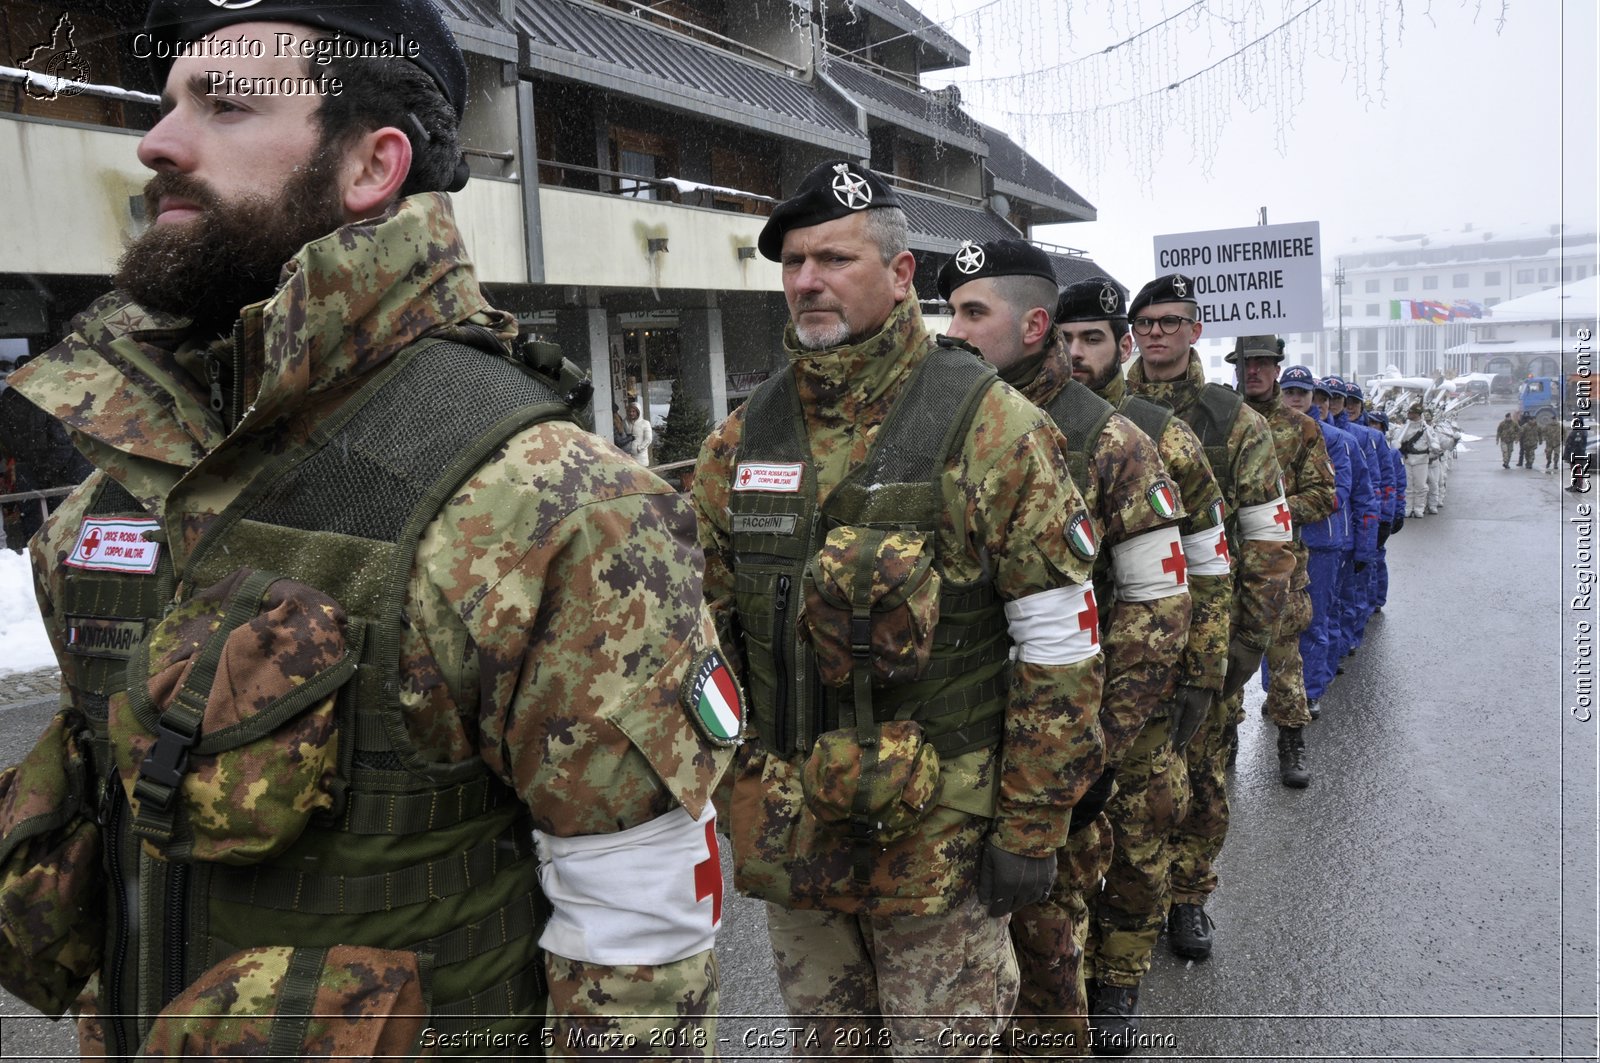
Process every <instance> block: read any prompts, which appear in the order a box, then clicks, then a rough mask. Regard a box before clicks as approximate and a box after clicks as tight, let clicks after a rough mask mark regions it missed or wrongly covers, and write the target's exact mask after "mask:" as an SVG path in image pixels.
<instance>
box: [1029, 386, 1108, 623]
mask: <svg viewBox="0 0 1600 1063" xmlns="http://www.w3.org/2000/svg"><path fill="white" fill-rule="evenodd" d="M1116 412H1117V409H1116V407H1115V406H1112V405H1111V404H1110V403H1109V402H1107V401H1106V400H1105V399H1102V398H1101V397H1100V396H1099V395H1096V394H1095V393H1094V392H1093V391H1091V390H1090V389H1089V388H1087V387H1084V386H1083V385H1082V384H1080V383H1078V382H1077V381H1076V380H1073V379H1070V378H1069V379H1068V380H1067V386H1066V387H1064V388H1062V389H1061V390H1060V391H1058V392H1057V393H1056V397H1055V398H1053V399H1051V400H1050V404H1049V405H1048V406H1046V407H1045V413H1047V414H1049V415H1050V419H1051V420H1052V421H1054V422H1055V423H1056V427H1057V428H1059V429H1061V434H1062V435H1063V436H1065V437H1066V439H1067V467H1068V468H1069V469H1070V470H1071V472H1072V482H1073V483H1075V484H1077V485H1078V493H1079V494H1081V495H1083V496H1084V497H1085V498H1088V497H1089V485H1090V482H1091V481H1090V477H1092V476H1093V475H1094V469H1093V467H1092V464H1093V450H1094V444H1095V440H1097V439H1099V438H1100V433H1102V432H1104V431H1105V430H1106V424H1107V423H1109V422H1110V420H1111V415H1112V414H1114V413H1116ZM1095 516H1096V517H1098V516H1099V514H1096V515H1095ZM1103 527H1104V524H1103V522H1102V528H1103ZM1116 590H1117V586H1116V575H1115V570H1114V569H1113V568H1112V566H1111V551H1110V550H1109V549H1104V548H1103V549H1101V550H1100V552H1099V553H1098V554H1097V555H1096V556H1095V559H1094V597H1095V601H1097V602H1100V603H1101V606H1100V630H1101V632H1102V633H1103V632H1105V631H1106V630H1107V629H1109V628H1110V626H1111V608H1110V606H1111V603H1112V602H1114V601H1116Z"/></svg>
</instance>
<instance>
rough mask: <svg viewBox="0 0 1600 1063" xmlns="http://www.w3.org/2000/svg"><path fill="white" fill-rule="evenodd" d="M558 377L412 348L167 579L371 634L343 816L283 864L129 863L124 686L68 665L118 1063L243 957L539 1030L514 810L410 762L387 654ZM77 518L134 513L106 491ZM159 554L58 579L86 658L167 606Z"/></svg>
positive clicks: (562, 397) (354, 700)
mask: <svg viewBox="0 0 1600 1063" xmlns="http://www.w3.org/2000/svg"><path fill="white" fill-rule="evenodd" d="M542 353H544V354H546V355H547V354H548V352H542ZM541 365H543V363H541ZM564 368H567V369H568V371H567V372H564V373H563V375H562V378H561V381H560V382H559V383H557V382H556V381H555V380H553V379H546V378H544V377H543V376H536V375H534V374H532V373H530V372H528V371H527V370H526V369H524V367H522V366H520V365H518V364H517V363H516V362H514V361H512V360H510V359H508V358H505V357H499V356H495V355H491V354H487V353H485V352H483V351H480V350H477V349H476V348H473V347H467V346H463V345H461V344H457V343H452V342H448V341H442V340H435V341H424V342H421V343H418V344H415V345H413V346H412V347H409V348H407V349H406V350H404V351H402V352H401V353H400V354H399V355H397V356H396V357H395V358H394V359H393V360H392V361H391V362H390V363H389V364H388V365H387V366H386V367H385V368H384V369H383V370H382V371H381V372H380V373H379V374H377V376H376V377H375V378H374V379H373V380H372V381H370V382H369V383H368V384H366V385H365V386H364V387H363V388H362V389H361V391H360V392H359V393H358V394H357V395H356V396H354V397H353V398H352V399H351V400H350V401H349V402H347V403H346V404H345V405H344V406H343V407H341V408H340V410H339V411H338V413H337V414H335V415H334V417H332V418H331V419H330V420H329V421H328V422H326V423H325V424H323V425H322V426H321V427H319V428H318V430H317V431H316V432H315V433H314V434H313V436H312V437H311V439H310V440H308V441H307V443H306V444H305V445H303V446H302V447H300V448H298V449H296V450H295V451H294V452H292V453H290V454H288V455H286V456H285V457H284V458H283V459H282V460H280V461H279V462H277V463H275V464H274V465H273V466H272V467H270V468H268V469H267V470H265V471H264V472H263V473H262V474H261V475H259V476H257V477H256V478H255V479H254V480H253V481H252V482H251V484H250V486H249V487H248V488H247V489H246V490H245V491H244V492H243V493H242V494H241V495H240V496H239V497H238V498H237V499H236V500H235V501H234V502H233V503H232V504H231V505H229V506H228V508H227V509H226V510H225V511H224V512H223V513H222V514H221V515H220V516H219V517H218V518H217V519H216V521H215V522H214V523H213V525H212V526H211V527H210V528H209V529H208V531H207V533H206V535H205V536H204V538H203V539H202V540H201V541H200V543H199V544H198V545H197V546H196V548H195V550H194V552H193V555H192V556H191V558H190V559H189V561H188V563H187V567H186V569H185V571H184V572H183V573H182V574H181V575H182V586H183V587H184V588H185V590H186V592H192V591H193V590H195V589H201V588H205V587H208V586H211V585H213V584H215V583H216V582H218V581H219V580H221V579H222V578H223V577H225V576H227V575H228V574H229V573H231V572H233V571H235V570H237V569H239V568H241V567H250V568H255V569H258V570H265V571H269V572H273V573H277V574H279V575H281V576H284V577H288V578H290V579H295V580H299V581H301V582H304V583H307V584H309V585H311V586H313V587H315V588H317V589H319V590H321V591H323V592H324V593H326V594H328V595H329V596H331V597H332V598H334V599H335V600H336V601H338V602H339V603H340V604H341V605H342V606H343V607H344V609H345V610H346V612H347V614H348V615H349V617H350V621H351V627H352V630H354V629H355V628H356V626H357V625H358V624H359V625H361V626H362V627H363V628H364V629H365V632H366V637H365V639H364V640H362V641H361V651H360V661H359V665H358V666H357V667H356V669H355V671H354V675H353V677H352V678H351V679H350V680H349V681H348V682H347V683H346V684H345V686H344V687H343V688H342V689H341V691H340V693H339V696H338V700H337V702H336V710H335V711H336V715H337V717H338V721H339V722H338V729H339V746H338V749H339V754H338V758H339V767H340V770H339V773H338V780H337V783H336V789H337V790H338V801H337V805H336V807H335V809H334V810H333V811H332V812H331V813H327V814H322V815H319V816H318V817H317V818H314V819H313V820H312V822H311V824H310V826H308V827H307V828H306V830H305V832H304V833H303V834H302V835H300V837H299V838H298V840H296V841H295V842H294V843H293V844H292V845H291V846H290V847H289V848H288V849H287V850H285V851H284V852H282V853H281V854H280V855H278V856H277V857H273V858H270V859H268V860H266V861H265V862H262V863H258V864H254V865H251V866H246V867H237V866H226V865H222V864H215V863H202V862H198V861H195V862H183V861H180V860H166V859H159V858H156V857H154V856H152V855H150V854H149V853H148V852H145V851H144V850H143V849H142V848H141V846H140V844H139V842H138V839H137V837H136V836H135V835H134V834H133V833H132V831H131V827H132V824H131V823H130V818H131V816H130V813H131V808H130V806H129V804H128V801H127V800H126V797H125V795H124V793H123V790H122V786H121V784H120V783H119V782H118V781H117V778H116V774H115V772H116V769H115V767H114V765H113V764H112V757H111V756H110V754H109V748H108V741H107V713H108V703H109V699H110V697H111V696H112V695H113V694H114V693H117V692H119V691H120V690H122V689H123V688H124V686H125V684H126V682H127V678H126V674H125V673H126V672H127V659H128V655H127V654H126V653H120V652H114V653H105V654H103V655H101V656H94V657H75V658H74V661H75V668H74V670H73V675H74V682H73V690H72V694H73V697H74V700H75V702H76V703H77V704H78V706H79V707H80V708H81V709H82V710H83V712H84V713H85V715H86V717H87V718H88V720H89V721H90V725H91V728H92V730H93V732H94V750H95V767H96V770H97V771H98V772H99V773H100V776H101V777H102V778H104V779H105V780H106V785H105V788H104V791H103V799H102V808H101V822H102V823H103V824H104V825H105V827H106V832H105V833H106V838H107V842H106V848H107V853H106V857H105V860H106V872H107V874H108V876H109V883H108V885H109V889H108V897H109V898H110V906H111V909H112V911H111V913H110V918H109V920H108V928H107V941H106V949H105V958H104V963H103V966H102V970H101V984H100V1000H99V1007H100V1011H101V1014H102V1015H103V1016H105V1017H106V1024H107V1029H108V1035H109V1036H110V1038H111V1045H110V1049H111V1052H112V1054H113V1055H117V1056H131V1055H133V1054H134V1052H135V1051H136V1050H137V1047H138V1045H139V1043H140V1042H141V1041H142V1039H143V1038H144V1036H145V1034H146V1033H147V1032H148V1030H149V1027H150V1019H151V1017H152V1016H153V1015H154V1014H155V1013H156V1012H158V1011H160V1010H161V1008H162V1007H163V1006H164V1005H165V1004H166V1003H167V1002H168V1001H170V1000H171V999H172V998H173V997H175V996H176V995H177V994H178V993H179V992H180V991H182V989H183V988H184V987H185V986H187V985H188V984H189V983H190V982H192V981H194V980H195V979H196V978H197V977H198V976H199V975H200V974H201V973H203V972H204V971H205V970H206V969H207V968H209V967H211V966H212V965H213V964H215V963H217V962H218V961H220V960H222V959H224V958H225V957H226V956H228V954H230V953H232V952H234V951H236V950H239V949H244V948H252V947H258V946H272V945H292V946H297V947H307V948H314V947H319V946H329V945H334V944H344V945H361V946H369V947H374V948H383V949H396V950H409V951H414V952H417V953H419V954H424V962H425V965H426V966H427V967H428V968H429V969H430V971H431V999H432V1013H431V1014H432V1018H431V1020H430V1025H432V1026H433V1027H434V1028H436V1029H437V1030H438V1031H440V1033H441V1034H447V1033H451V1032H463V1033H464V1032H468V1031H471V1032H474V1033H510V1032H514V1031H523V1032H526V1031H528V1030H529V1029H531V1028H537V1027H538V1025H539V1024H540V1023H541V1022H542V1018H543V1014H544V1009H545V987H544V978H543V969H542V957H541V953H540V951H539V949H538V945H537V940H538V931H539V928H540V924H541V922H542V915H543V912H544V910H545V907H546V905H545V901H544V899H543V896H542V894H541V892H540V890H539V885H538V878H537V859H536V856H535V853H534V848H533V840H532V833H531V831H532V824H531V821H530V817H529V814H528V811H527V809H526V808H525V807H524V806H523V805H522V803H521V802H520V801H519V800H518V799H517V797H516V796H515V794H514V793H512V792H511V791H510V789H509V788H507V787H505V786H504V785H502V784H501V783H500V782H499V781H498V780H497V779H495V778H494V777H492V775H491V774H490V772H489V771H488V769H487V768H486V767H485V766H484V764H483V763H482V761H481V760H479V759H476V758H474V759H473V760H470V761H466V762H462V763H447V764H434V763H427V762H425V761H424V760H423V759H422V757H421V756H420V755H419V753H418V751H417V750H416V748H415V747H414V746H413V744H412V742H411V740H410V738H409V736H408V734H407V730H406V725H405V720H404V718H403V716H402V709H401V703H400V697H399V675H400V671H399V652H400V631H401V625H402V624H404V623H407V620H406V616H405V609H404V605H405V600H406V588H407V585H408V582H409V578H410V573H411V569H412V565H413V562H414V560H415V555H416V549H417V543H418V540H419V539H420V537H421V535H422V532H423V530H424V529H425V528H426V527H427V525H428V523H429V522H430V521H431V520H432V519H433V517H434V516H435V514H437V512H438V511H439V508H440V507H441V505H442V504H443V503H444V501H445V500H446V499H448V498H449V497H450V496H451V495H452V494H453V493H454V492H455V490H456V489H457V488H458V487H459V485H460V484H461V483H462V482H463V481H464V480H465V479H466V478H467V477H468V476H469V475H470V474H471V473H472V472H473V471H474V470H475V469H477V468H478V467H479V466H481V465H482V464H483V462H484V461H485V460H487V458H488V457H489V455H490V454H491V453H493V451H494V450H496V449H497V448H498V447H500V446H501V445H502V444H503V443H504V442H505V441H506V440H507V439H509V438H510V437H511V436H512V435H514V434H515V433H517V432H519V431H521V430H522V429H524V428H526V427H528V426H530V425H533V424H536V423H539V422H541V421H545V420H551V419H558V418H559V419H567V420H570V419H572V412H571V408H572V406H574V405H576V404H578V403H581V401H583V397H584V395H585V394H586V393H585V391H584V390H583V389H584V385H583V384H582V383H576V382H575V381H574V378H573V376H572V375H571V372H570V367H564ZM90 513H91V515H96V516H131V517H136V518H147V515H146V514H145V513H144V512H143V511H142V510H141V509H140V507H139V506H138V505H137V503H135V502H134V500H133V499H132V497H131V496H129V495H128V494H127V493H126V492H125V491H123V489H122V488H120V487H119V486H117V485H116V484H115V483H113V482H112V481H110V480H109V479H107V480H106V481H105V484H104V486H102V487H101V488H100V489H99V491H98V492H97V494H96V496H95V498H94V499H93V500H92V502H91V504H90ZM160 557H161V567H160V569H159V570H158V571H157V572H156V573H155V574H152V575H127V574H113V573H104V572H93V573H91V572H82V573H74V576H73V578H72V579H70V580H68V581H67V582H66V589H65V596H66V600H65V602H64V611H65V613H66V614H67V615H68V617H69V623H85V624H87V625H88V626H89V627H91V628H95V629H96V630H97V631H98V632H99V634H98V635H97V637H96V644H97V645H101V646H105V645H109V644H115V645H116V646H118V647H120V646H121V645H122V644H123V643H132V644H137V643H138V642H140V641H141V640H143V639H144V638H145V637H146V635H147V633H148V631H149V630H150V628H151V627H152V626H153V625H154V623H155V622H156V621H158V620H159V619H160V618H161V616H162V615H163V613H164V611H165V610H166V608H167V607H168V603H169V602H171V600H172V596H173V589H174V586H175V584H174V573H173V572H172V569H171V563H170V559H169V554H168V551H165V550H163V551H162V552H161V555H160ZM117 1016H121V1018H117ZM491 1017H492V1018H491ZM443 1043H446V1044H448V1043H449V1042H448V1041H445V1042H443ZM480 1043H481V1042H480Z"/></svg>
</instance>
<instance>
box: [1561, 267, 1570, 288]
mask: <svg viewBox="0 0 1600 1063" xmlns="http://www.w3.org/2000/svg"><path fill="white" fill-rule="evenodd" d="M1571 279H1572V267H1571V266H1562V267H1561V282H1562V283H1563V284H1565V283H1566V282H1567V281H1570V280H1571Z"/></svg>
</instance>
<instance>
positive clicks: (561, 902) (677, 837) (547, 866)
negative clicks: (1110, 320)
mask: <svg viewBox="0 0 1600 1063" xmlns="http://www.w3.org/2000/svg"><path fill="white" fill-rule="evenodd" d="M716 821H717V816H716V810H715V809H713V808H712V807H711V803H710V802H709V801H708V802H706V808H705V813H704V814H703V815H702V816H701V817H700V818H699V819H698V820H697V819H695V818H694V817H693V816H691V815H689V813H688V811H687V810H686V809H684V808H683V807H681V806H680V807H678V808H675V809H673V810H672V811H671V812H668V813H667V814H666V815H664V816H660V817H657V818H656V819H653V820H651V821H650V822H648V823H641V824H639V825H638V826H637V827H630V828H629V829H627V830H624V831H618V832H617V833H615V834H588V835H584V836H582V837H578V838H557V837H555V836H554V835H551V834H545V833H544V832H543V831H537V830H536V831H534V832H533V840H534V842H535V844H536V845H537V846H538V848H539V885H540V886H542V887H543V888H544V894H545V896H546V897H547V898H549V900H550V906H551V908H552V909H554V911H553V913H552V914H551V916H550V922H549V923H548V924H546V926H545V929H544V933H543V934H541V935H540V936H539V946H540V947H541V948H543V949H544V950H545V951H547V952H551V953H554V954H555V955H557V956H562V957H564V958H566V959H569V960H579V961H581V962H583V963H601V964H606V965H608V966H617V965H624V964H641V965H645V966H652V965H655V964H663V963H674V962H676V961H678V960H682V959H686V958H687V957H690V956H693V955H694V954H695V953H697V952H704V951H705V950H706V949H709V948H711V947H712V946H713V945H714V944H715V943H716V937H717V926H718V924H719V923H721V921H722V860H721V858H720V857H719V856H718V854H717V837H716V830H715V828H716Z"/></svg>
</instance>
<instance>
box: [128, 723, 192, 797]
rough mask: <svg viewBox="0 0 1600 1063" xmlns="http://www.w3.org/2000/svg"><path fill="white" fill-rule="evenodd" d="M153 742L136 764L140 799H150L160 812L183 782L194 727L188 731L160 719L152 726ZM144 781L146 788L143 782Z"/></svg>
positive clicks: (186, 770) (187, 767)
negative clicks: (154, 726)
mask: <svg viewBox="0 0 1600 1063" xmlns="http://www.w3.org/2000/svg"><path fill="white" fill-rule="evenodd" d="M156 731H157V734H156V744H155V747H154V748H153V749H151V750H150V752H149V753H148V754H147V755H146V756H145V758H144V762H143V763H141V764H140V765H139V779H140V784H141V785H140V786H139V787H138V788H137V789H138V790H139V791H140V794H139V799H140V800H141V801H150V802H151V803H152V804H154V805H155V806H156V807H157V808H158V809H160V810H161V811H163V812H164V811H166V809H167V806H168V805H170V804H171V803H172V798H173V795H175V794H176V793H177V792H178V787H180V786H182V785H183V777H184V775H186V774H187V773H188V771H189V750H191V749H193V748H194V745H195V743H196V742H197V741H199V738H200V733H199V731H198V729H197V730H196V731H195V732H194V733H192V734H184V733H183V732H182V731H179V730H176V729H175V728H174V727H173V726H172V725H171V723H170V722H168V721H167V720H162V721H161V722H160V723H159V724H157V727H156ZM145 782H148V783H150V784H151V786H150V787H146V786H144V785H143V783H145Z"/></svg>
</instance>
